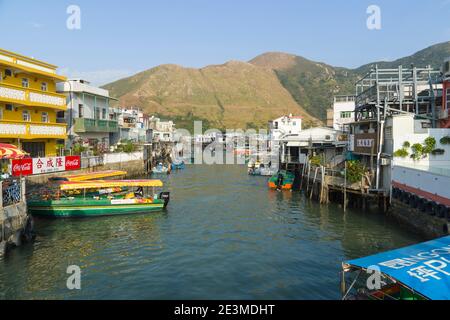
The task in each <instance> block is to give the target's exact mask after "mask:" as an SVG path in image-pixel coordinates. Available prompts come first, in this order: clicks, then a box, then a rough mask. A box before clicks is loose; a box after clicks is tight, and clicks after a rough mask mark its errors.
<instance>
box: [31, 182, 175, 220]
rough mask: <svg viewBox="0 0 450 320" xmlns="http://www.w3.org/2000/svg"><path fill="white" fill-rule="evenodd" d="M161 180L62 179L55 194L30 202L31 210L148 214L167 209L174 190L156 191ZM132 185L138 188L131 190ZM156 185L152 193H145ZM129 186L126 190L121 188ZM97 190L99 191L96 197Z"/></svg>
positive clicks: (45, 213)
mask: <svg viewBox="0 0 450 320" xmlns="http://www.w3.org/2000/svg"><path fill="white" fill-rule="evenodd" d="M162 186H163V183H162V182H161V180H152V179H145V180H91V181H81V182H78V181H62V182H61V183H60V184H59V186H58V190H56V191H55V192H54V193H53V194H49V195H45V194H42V195H40V196H39V197H35V198H33V197H32V198H30V199H29V200H28V201H27V206H28V211H29V213H31V214H32V215H34V216H47V217H96V216H108V215H120V214H128V213H148V212H152V211H158V210H163V209H164V208H165V207H166V206H167V204H168V203H169V199H170V193H169V192H161V193H160V194H159V195H156V194H155V193H154V191H155V188H159V187H162ZM132 188H137V190H135V191H134V192H130V191H131V189H132ZM144 188H146V189H148V188H152V191H153V192H152V196H148V195H145V194H144ZM119 189H120V190H123V189H127V190H126V191H124V192H118V190H119ZM94 190H97V192H98V194H97V195H94V196H92V192H93V191H94Z"/></svg>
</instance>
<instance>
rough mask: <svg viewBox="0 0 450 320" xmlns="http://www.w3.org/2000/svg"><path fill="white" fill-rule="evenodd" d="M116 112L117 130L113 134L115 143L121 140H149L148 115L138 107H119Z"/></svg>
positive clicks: (143, 141) (141, 141)
mask: <svg viewBox="0 0 450 320" xmlns="http://www.w3.org/2000/svg"><path fill="white" fill-rule="evenodd" d="M114 110H116V109H114ZM116 114H117V116H116V117H117V122H118V125H119V131H118V133H117V134H114V137H113V140H114V142H115V143H117V142H119V141H123V140H126V141H132V142H139V143H146V142H150V141H151V134H150V132H149V131H151V130H150V125H149V117H148V115H147V114H145V113H144V112H143V111H142V110H141V109H140V108H138V107H121V108H117V111H116Z"/></svg>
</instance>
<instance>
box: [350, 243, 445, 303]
mask: <svg viewBox="0 0 450 320" xmlns="http://www.w3.org/2000/svg"><path fill="white" fill-rule="evenodd" d="M345 264H347V265H350V266H353V267H359V268H363V269H368V268H370V269H372V270H373V269H374V266H375V267H378V268H379V269H380V272H381V273H383V274H385V275H387V276H389V277H391V278H393V279H395V280H397V281H398V282H401V283H402V284H403V285H404V286H406V287H408V288H409V289H411V290H414V291H415V292H417V293H419V294H421V295H423V296H424V297H426V298H429V299H433V300H449V299H450V236H446V237H443V238H439V239H436V240H432V241H428V242H424V243H419V244H416V245H412V246H409V247H405V248H401V249H397V250H392V251H387V252H383V253H380V254H376V255H373V256H369V257H365V258H360V259H355V260H350V261H347V262H345Z"/></svg>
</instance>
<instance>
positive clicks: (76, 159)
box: [66, 156, 81, 170]
mask: <svg viewBox="0 0 450 320" xmlns="http://www.w3.org/2000/svg"><path fill="white" fill-rule="evenodd" d="M80 167H81V158H80V156H67V157H66V170H76V169H80Z"/></svg>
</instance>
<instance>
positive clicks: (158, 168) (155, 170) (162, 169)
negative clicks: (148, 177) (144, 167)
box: [152, 162, 169, 173]
mask: <svg viewBox="0 0 450 320" xmlns="http://www.w3.org/2000/svg"><path fill="white" fill-rule="evenodd" d="M168 171H169V167H167V166H165V165H163V164H162V163H161V162H160V163H158V164H157V165H156V167H154V168H153V169H152V173H167V172H168Z"/></svg>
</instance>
